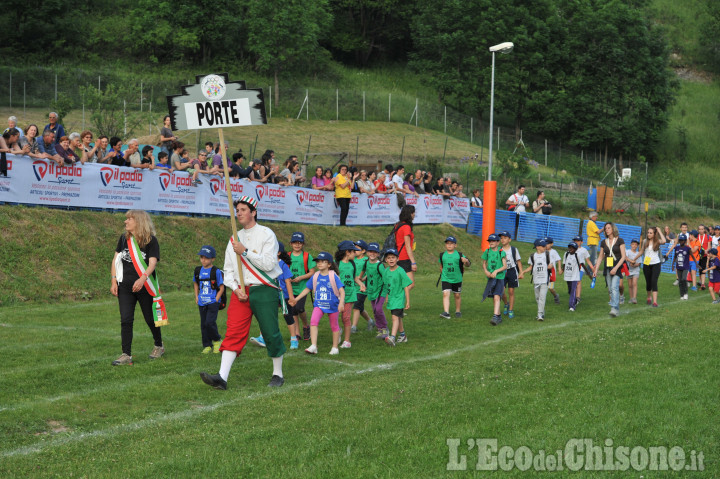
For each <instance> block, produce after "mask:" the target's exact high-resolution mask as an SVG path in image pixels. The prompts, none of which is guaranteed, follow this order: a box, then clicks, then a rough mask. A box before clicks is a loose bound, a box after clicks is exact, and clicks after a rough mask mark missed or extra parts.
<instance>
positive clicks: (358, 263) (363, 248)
mask: <svg viewBox="0 0 720 479" xmlns="http://www.w3.org/2000/svg"><path fill="white" fill-rule="evenodd" d="M355 246H357V247H358V248H360V251H358V252H357V253H355V259H354V260H353V261H354V262H355V269H356V271H358V275H359V276H360V281H362V282H364V276H365V268H366V266H367V262H368V257H367V256H366V255H365V253H366V252H367V248H368V245H367V243H366V242H364V241H363V240H358V241H355ZM365 287H366V288H367V285H366V286H365ZM366 293H367V291H366V292H365V293H362V292H360V293H358V295H357V300H356V301H355V304H353V311H352V328H351V330H352V332H353V333H356V332H357V325H358V321H359V320H360V315H362V317H363V318H365V319H366V320H367V330H368V331H372V329H373V327H374V326H375V321H373V320H372V319H370V315H369V314H368V313H367V311H365V298H367V294H366Z"/></svg>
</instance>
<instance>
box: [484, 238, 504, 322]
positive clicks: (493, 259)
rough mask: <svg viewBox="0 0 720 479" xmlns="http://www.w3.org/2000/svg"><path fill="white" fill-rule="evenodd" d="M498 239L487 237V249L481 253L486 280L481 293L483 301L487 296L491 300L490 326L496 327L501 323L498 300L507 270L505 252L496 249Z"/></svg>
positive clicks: (498, 242) (502, 289)
mask: <svg viewBox="0 0 720 479" xmlns="http://www.w3.org/2000/svg"><path fill="white" fill-rule="evenodd" d="M499 244H500V237H499V236H498V235H494V234H493V235H490V236H488V249H486V250H485V251H483V254H482V260H483V269H484V270H485V276H487V278H488V282H487V285H486V286H485V292H484V293H483V301H485V298H487V297H488V296H492V298H493V317H492V319H491V320H490V324H492V325H493V326H497V325H498V324H500V323H502V316H501V314H500V298H501V297H502V294H503V291H505V270H506V269H507V260H506V259H505V252H504V251H503V250H502V249H500V248H499V247H498V245H499Z"/></svg>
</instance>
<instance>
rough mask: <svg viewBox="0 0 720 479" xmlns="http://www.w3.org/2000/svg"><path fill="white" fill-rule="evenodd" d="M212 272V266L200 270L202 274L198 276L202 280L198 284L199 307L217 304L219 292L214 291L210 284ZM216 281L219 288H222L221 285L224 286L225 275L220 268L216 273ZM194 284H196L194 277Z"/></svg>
mask: <svg viewBox="0 0 720 479" xmlns="http://www.w3.org/2000/svg"><path fill="white" fill-rule="evenodd" d="M210 271H212V266H210V267H209V268H202V267H201V268H200V273H199V274H198V278H199V279H200V282H199V283H198V288H199V291H198V306H207V305H208V304H213V303H217V299H216V297H217V293H218V292H217V290H216V289H212V286H211V284H210ZM215 281H216V282H217V287H218V288H220V285H221V284H223V273H222V270H221V269H220V268H218V269H217V271H216V272H215ZM193 282H195V276H194V275H193Z"/></svg>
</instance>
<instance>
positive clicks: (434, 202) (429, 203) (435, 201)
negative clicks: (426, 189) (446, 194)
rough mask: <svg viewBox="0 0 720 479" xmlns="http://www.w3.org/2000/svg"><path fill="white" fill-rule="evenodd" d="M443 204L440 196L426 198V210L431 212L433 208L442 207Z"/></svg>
mask: <svg viewBox="0 0 720 479" xmlns="http://www.w3.org/2000/svg"><path fill="white" fill-rule="evenodd" d="M442 202H443V200H442V198H440V197H439V196H437V197H435V196H426V197H425V208H426V209H428V210H429V209H430V208H432V207H433V206H435V207H437V206H442Z"/></svg>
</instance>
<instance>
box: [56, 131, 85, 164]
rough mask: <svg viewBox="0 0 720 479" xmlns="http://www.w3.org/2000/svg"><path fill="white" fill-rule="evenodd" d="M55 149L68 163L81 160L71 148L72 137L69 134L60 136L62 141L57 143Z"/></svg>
mask: <svg viewBox="0 0 720 479" xmlns="http://www.w3.org/2000/svg"><path fill="white" fill-rule="evenodd" d="M55 151H57V154H58V155H60V157H61V158H62V159H63V162H64V163H65V164H66V165H74V164H75V163H77V162H78V161H80V157H79V156H77V155H76V154H75V152H74V151H73V150H72V148H70V139H69V138H68V137H67V136H63V137H62V138H60V143H58V144H57V145H55Z"/></svg>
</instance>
